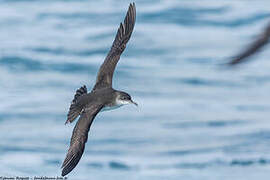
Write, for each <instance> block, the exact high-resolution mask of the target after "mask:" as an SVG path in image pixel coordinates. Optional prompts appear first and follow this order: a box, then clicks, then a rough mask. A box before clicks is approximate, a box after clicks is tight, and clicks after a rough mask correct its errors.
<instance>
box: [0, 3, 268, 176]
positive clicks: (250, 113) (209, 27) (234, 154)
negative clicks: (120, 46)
mask: <svg viewBox="0 0 270 180" xmlns="http://www.w3.org/2000/svg"><path fill="white" fill-rule="evenodd" d="M135 3H136V7H137V21H136V25H135V29H134V32H133V34H132V37H131V39H130V41H129V43H128V45H127V48H126V50H125V52H124V53H123V54H122V57H121V60H120V61H119V63H118V66H117V69H116V72H115V75H114V82H113V86H114V88H115V89H119V90H123V91H126V92H128V93H130V94H131V96H132V97H133V99H134V101H136V102H138V104H139V107H138V108H136V107H135V106H132V105H129V106H124V107H121V108H120V109H117V110H113V111H110V112H108V111H107V112H102V113H100V114H98V116H97V117H96V118H95V121H94V123H93V124H92V127H91V131H90V133H89V138H88V142H87V144H86V148H85V152H84V155H83V157H82V159H81V161H80V162H79V164H78V165H77V167H76V168H75V169H74V170H73V171H72V172H71V173H70V174H69V175H68V179H72V180H73V179H75V180H88V179H95V180H101V179H103V180H104V179H108V180H119V179H129V180H149V179H152V180H179V179H184V180H233V179H237V180H258V179H260V180H262V179H269V175H270V119H269V117H270V61H269V60H270V59H269V57H270V47H269V46H268V47H266V48H265V49H264V51H262V52H261V53H260V54H258V55H256V56H254V57H253V59H252V60H253V61H250V62H249V63H246V64H243V65H241V66H239V67H236V68H226V67H224V66H222V64H223V63H225V62H226V60H228V59H229V58H230V57H232V56H233V55H235V54H237V53H238V52H239V51H241V50H243V49H244V48H245V47H246V46H247V44H249V43H250V42H251V41H253V40H254V39H256V37H257V35H258V34H259V33H260V32H261V31H262V29H263V28H264V27H265V25H266V24H267V23H268V22H269V20H270V1H269V0H260V1H251V0H219V1H217V0H204V1H200V0H188V1H185V0H183V1H179V0H171V1H167V0H158V1H153V0H149V1H148V0H147V1H146V0H144V1H143V0H136V1H135ZM128 5H129V1H126V0H119V1H117V0H100V1H91V0H46V1H44V0H0V27H1V28H0V92H1V93H0V102H1V103H0V154H1V155H0V176H7V177H8V176H29V177H34V176H47V177H56V176H60V175H61V164H62V162H63V160H64V158H65V155H66V152H67V149H68V147H69V141H70V137H71V134H72V130H73V127H74V125H75V123H72V124H69V125H66V126H65V125H64V123H65V121H66V114H67V112H68V108H69V105H70V102H71V101H72V99H73V96H74V93H75V91H76V89H77V88H79V87H81V86H82V85H87V87H88V89H89V90H90V89H91V88H92V87H93V85H94V83H95V79H96V74H97V72H98V69H99V67H100V65H101V63H102V62H103V60H104V58H105V57H106V54H107V52H108V51H109V49H110V46H111V44H112V41H113V39H114V37H115V34H116V31H117V28H118V26H119V23H120V22H121V21H123V19H124V16H125V13H126V11H127V8H128Z"/></svg>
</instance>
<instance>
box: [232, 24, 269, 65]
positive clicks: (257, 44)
mask: <svg viewBox="0 0 270 180" xmlns="http://www.w3.org/2000/svg"><path fill="white" fill-rule="evenodd" d="M269 39H270V22H269V24H268V25H267V26H266V28H265V29H264V31H263V32H262V33H261V34H260V35H259V37H258V39H256V40H255V41H254V42H253V43H251V44H250V45H249V46H248V48H247V49H246V50H245V51H243V52H242V53H240V54H238V55H237V56H235V58H233V59H232V60H231V61H230V62H229V65H236V64H238V63H241V62H244V61H246V60H247V59H248V58H249V57H250V56H252V55H254V54H255V53H256V52H258V51H259V50H260V49H261V48H262V47H263V46H265V45H266V44H267V43H268V41H269Z"/></svg>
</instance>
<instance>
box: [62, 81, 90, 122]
mask: <svg viewBox="0 0 270 180" xmlns="http://www.w3.org/2000/svg"><path fill="white" fill-rule="evenodd" d="M83 94H87V88H86V86H85V85H84V86H82V87H81V88H79V89H77V91H76V94H75V95H74V99H73V100H72V103H71V105H70V107H69V111H68V115H67V121H66V123H65V124H67V123H72V122H73V121H74V120H75V119H76V118H77V117H78V116H79V115H80V113H81V111H82V107H80V106H78V105H77V101H78V98H79V97H80V96H82V95H83Z"/></svg>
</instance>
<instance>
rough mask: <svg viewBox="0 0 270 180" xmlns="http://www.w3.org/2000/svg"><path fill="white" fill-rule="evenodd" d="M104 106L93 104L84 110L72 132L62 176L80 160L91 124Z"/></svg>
mask: <svg viewBox="0 0 270 180" xmlns="http://www.w3.org/2000/svg"><path fill="white" fill-rule="evenodd" d="M102 107H103V105H98V104H92V105H91V106H89V107H88V108H85V109H84V111H83V112H82V114H81V116H80V119H79V120H78V122H77V123H76V126H75V127H74V130H73V133H72V137H71V141H70V146H69V150H68V153H67V155H66V158H65V160H64V162H63V165H62V168H63V169H62V176H65V175H67V174H68V173H69V172H70V171H72V170H73V169H74V168H75V167H76V165H77V164H78V162H79V161H80V159H81V157H82V154H83V152H84V147H85V143H86V142H87V139H88V132H89V130H90V126H91V124H92V122H93V120H94V118H95V117H96V115H97V114H98V112H99V111H100V110H101V109H102Z"/></svg>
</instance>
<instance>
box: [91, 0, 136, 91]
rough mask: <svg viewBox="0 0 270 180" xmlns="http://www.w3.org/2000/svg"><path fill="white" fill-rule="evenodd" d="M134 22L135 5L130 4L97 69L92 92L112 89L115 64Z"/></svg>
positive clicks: (123, 48)
mask: <svg viewBox="0 0 270 180" xmlns="http://www.w3.org/2000/svg"><path fill="white" fill-rule="evenodd" d="M135 21H136V7H135V3H132V4H130V5H129V8H128V12H127V14H126V17H125V20H124V23H120V27H119V28H118V31H117V34H116V37H115V39H114V41H113V45H112V47H111V50H110V52H109V53H108V55H107V57H106V59H105V60H104V62H103V64H102V65H101V67H100V69H99V72H98V75H97V80H96V84H95V87H94V88H93V91H94V90H96V89H102V88H104V87H112V78H113V73H114V70H115V67H116V64H117V62H118V61H119V59H120V56H121V54H122V52H123V51H124V50H125V48H126V44H127V42H128V40H129V39H130V36H131V34H132V31H133V29H134V25H135Z"/></svg>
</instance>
